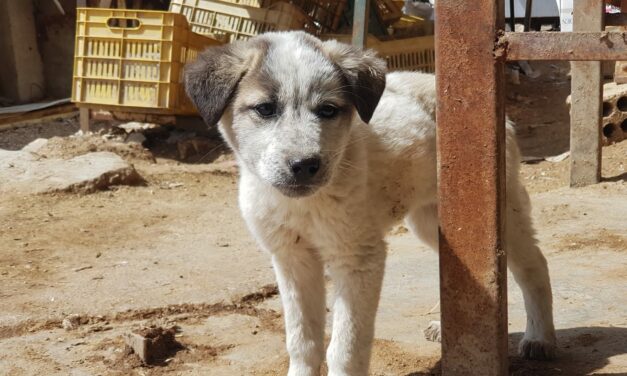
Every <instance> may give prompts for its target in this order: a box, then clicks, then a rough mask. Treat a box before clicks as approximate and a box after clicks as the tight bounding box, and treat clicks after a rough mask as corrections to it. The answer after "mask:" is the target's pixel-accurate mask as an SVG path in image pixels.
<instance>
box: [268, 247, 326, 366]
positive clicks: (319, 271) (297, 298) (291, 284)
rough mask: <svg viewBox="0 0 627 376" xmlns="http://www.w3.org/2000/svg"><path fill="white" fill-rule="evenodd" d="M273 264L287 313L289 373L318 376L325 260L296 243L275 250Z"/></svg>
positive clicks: (322, 335) (322, 323)
mask: <svg viewBox="0 0 627 376" xmlns="http://www.w3.org/2000/svg"><path fill="white" fill-rule="evenodd" d="M272 264H273V266H274V271H275V273H276V278H277V282H278V284H279V291H280V292H281V300H282V302H283V313H284V315H285V335H286V343H287V351H288V353H289V355H290V368H289V372H288V376H318V375H319V374H320V365H321V363H322V360H323V358H324V321H325V313H326V312H325V311H326V309H325V308H326V305H325V292H324V291H325V289H324V275H323V267H322V262H321V261H320V259H319V258H318V255H317V254H316V253H315V251H314V250H312V249H308V248H306V247H302V246H301V247H296V246H295V247H294V248H292V249H289V250H281V251H276V252H273V255H272Z"/></svg>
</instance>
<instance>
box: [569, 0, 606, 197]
mask: <svg viewBox="0 0 627 376" xmlns="http://www.w3.org/2000/svg"><path fill="white" fill-rule="evenodd" d="M603 13H604V4H603V1H602V0H579V1H576V2H575V3H574V12H573V30H574V31H575V32H578V31H598V32H600V31H602V30H603ZM571 77H572V80H571V110H570V186H571V187H583V186H586V185H590V184H596V183H598V182H599V181H600V180H601V146H602V144H601V140H602V138H601V125H602V124H601V122H602V116H603V83H602V72H601V62H600V61H575V62H572V63H571Z"/></svg>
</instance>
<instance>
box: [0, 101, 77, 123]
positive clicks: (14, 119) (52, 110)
mask: <svg viewBox="0 0 627 376" xmlns="http://www.w3.org/2000/svg"><path fill="white" fill-rule="evenodd" d="M76 111H77V108H76V106H75V105H74V104H71V103H68V104H64V105H60V106H55V107H48V108H44V109H41V110H36V111H30V112H24V113H21V114H7V115H3V116H0V124H3V125H6V124H14V123H19V122H24V121H30V120H37V119H39V118H42V117H48V116H54V115H60V114H67V113H70V112H76Z"/></svg>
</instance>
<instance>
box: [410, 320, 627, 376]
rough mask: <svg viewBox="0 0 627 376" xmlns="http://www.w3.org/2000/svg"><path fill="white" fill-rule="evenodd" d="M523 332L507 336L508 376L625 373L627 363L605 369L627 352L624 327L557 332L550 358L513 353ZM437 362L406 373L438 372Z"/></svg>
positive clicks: (416, 375)
mask: <svg viewBox="0 0 627 376" xmlns="http://www.w3.org/2000/svg"><path fill="white" fill-rule="evenodd" d="M522 335H523V333H512V334H510V335H509V353H510V356H509V363H510V365H509V371H510V375H511V376H554V375H560V376H564V375H568V376H583V375H599V376H600V375H610V374H611V375H627V364H625V365H624V368H620V366H619V365H616V366H615V367H612V368H611V370H604V368H605V367H606V366H607V365H609V364H610V360H609V359H610V358H612V357H614V356H617V355H624V354H627V328H618V327H579V328H570V329H561V330H558V331H557V338H558V346H559V350H558V354H557V358H556V359H554V360H552V361H534V360H525V359H522V358H520V357H519V356H518V355H516V349H517V346H518V342H519V341H520V339H521V338H522ZM440 368H441V364H440V362H439V361H438V362H437V363H436V364H435V365H434V366H433V367H432V368H431V369H429V370H426V371H418V372H411V373H408V374H406V375H405V376H428V375H429V376H430V375H440V373H441V369H440Z"/></svg>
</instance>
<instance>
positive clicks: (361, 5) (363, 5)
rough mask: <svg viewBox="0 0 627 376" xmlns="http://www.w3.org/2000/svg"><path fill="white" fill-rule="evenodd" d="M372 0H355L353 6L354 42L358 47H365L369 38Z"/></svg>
mask: <svg viewBox="0 0 627 376" xmlns="http://www.w3.org/2000/svg"><path fill="white" fill-rule="evenodd" d="M369 10H370V0H355V6H354V7H353V38H352V44H353V46H355V47H358V48H365V47H366V41H367V38H368V16H369V15H370V12H369Z"/></svg>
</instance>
